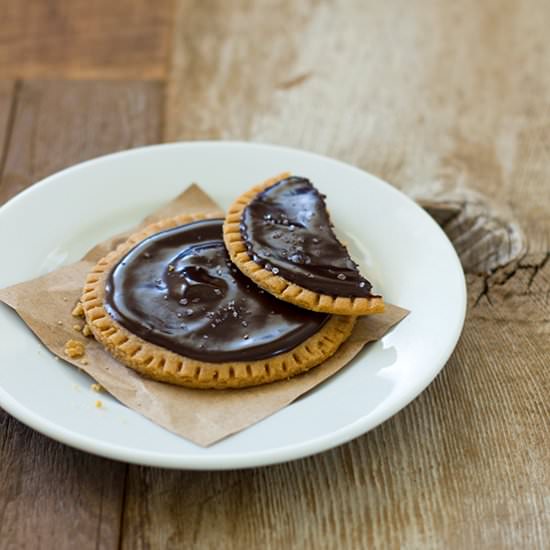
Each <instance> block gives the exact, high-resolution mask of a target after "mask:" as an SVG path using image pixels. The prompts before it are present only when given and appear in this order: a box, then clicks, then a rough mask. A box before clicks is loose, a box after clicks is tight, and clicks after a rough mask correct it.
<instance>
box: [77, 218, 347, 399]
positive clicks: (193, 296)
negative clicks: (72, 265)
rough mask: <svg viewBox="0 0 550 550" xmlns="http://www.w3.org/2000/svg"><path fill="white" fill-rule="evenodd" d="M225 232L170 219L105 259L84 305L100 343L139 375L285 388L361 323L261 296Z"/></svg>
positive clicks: (214, 223) (215, 225) (217, 226)
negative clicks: (232, 256) (230, 250)
mask: <svg viewBox="0 0 550 550" xmlns="http://www.w3.org/2000/svg"><path fill="white" fill-rule="evenodd" d="M222 225H223V220H221V219H212V218H208V217H206V216H201V215H194V216H179V217H175V218H171V219H166V220H163V221H161V222H158V223H155V224H152V225H150V226H148V227H146V228H145V229H143V230H142V231H139V232H138V233H136V234H134V235H132V236H131V237H130V238H129V239H128V240H127V241H126V242H125V243H123V244H122V245H120V246H119V247H118V248H117V249H116V250H115V251H113V252H111V253H110V254H108V255H107V256H106V257H105V258H103V259H101V260H100V261H99V262H98V263H97V265H96V266H95V267H94V269H93V270H92V271H91V272H90V274H89V275H88V277H87V279H86V283H85V287H84V291H83V295H82V299H81V302H82V306H83V309H84V313H85V316H86V320H87V323H88V325H89V326H90V329H91V331H92V332H93V335H94V336H95V338H96V339H97V340H98V341H99V342H100V343H102V344H103V345H104V346H105V348H107V350H108V351H109V352H110V353H111V354H112V355H114V356H115V357H116V358H117V359H118V360H120V361H121V362H122V363H124V364H125V365H127V366H128V367H130V368H132V369H134V370H136V371H138V372H139V373H141V374H142V375H145V376H147V377H149V378H152V379H155V380H159V381H162V382H169V383H173V384H178V385H182V386H188V387H192V388H216V389H225V388H238V387H245V386H253V385H258V384H264V383H267V382H272V381H275V380H281V379H286V378H290V377H292V376H295V375H297V374H299V373H302V372H305V371H307V370H309V369H311V368H312V367H315V366H316V365H319V364H320V363H322V362H323V361H325V360H326V359H327V358H328V357H330V356H331V355H333V354H334V353H335V351H336V350H337V349H338V348H339V347H340V345H341V344H342V343H343V342H344V341H345V340H346V339H347V338H348V336H349V335H350V334H351V331H352V329H353V326H354V324H355V318H353V317H345V316H332V315H323V314H320V313H312V312H308V311H305V310H302V309H300V308H297V307H295V306H292V305H290V304H287V303H285V302H283V301H281V300H277V299H276V298H274V297H272V296H271V295H270V294H269V293H266V292H264V291H263V290H262V289H260V288H258V287H257V286H256V285H254V284H253V283H252V282H251V281H250V280H249V279H248V278H247V277H245V276H244V275H243V274H242V273H241V272H240V271H239V270H238V269H237V268H236V267H235V266H234V265H233V264H232V263H231V261H230V260H229V256H228V255H227V251H226V249H225V246H224V243H223V234H222Z"/></svg>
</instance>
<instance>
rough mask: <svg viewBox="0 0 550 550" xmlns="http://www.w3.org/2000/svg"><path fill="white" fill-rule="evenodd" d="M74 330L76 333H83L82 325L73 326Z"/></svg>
mask: <svg viewBox="0 0 550 550" xmlns="http://www.w3.org/2000/svg"><path fill="white" fill-rule="evenodd" d="M73 330H76V332H81V331H82V327H81V326H80V325H73Z"/></svg>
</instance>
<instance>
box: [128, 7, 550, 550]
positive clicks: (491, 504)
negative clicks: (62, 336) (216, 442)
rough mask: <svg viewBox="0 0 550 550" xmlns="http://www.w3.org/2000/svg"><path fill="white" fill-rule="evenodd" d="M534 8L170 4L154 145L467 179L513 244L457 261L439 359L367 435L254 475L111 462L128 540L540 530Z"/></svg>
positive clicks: (549, 131) (472, 539)
mask: <svg viewBox="0 0 550 550" xmlns="http://www.w3.org/2000/svg"><path fill="white" fill-rule="evenodd" d="M549 23H550V8H549V6H548V4H547V3H546V2H544V1H543V0H529V1H527V2H522V1H520V0H489V1H487V2H483V3H479V2H477V1H475V0H466V1H465V2H460V3H442V2H437V0H415V1H411V2H376V1H375V0H369V1H361V0H354V1H349V2H343V1H341V2H338V1H335V2H322V3H321V2H316V1H314V0H309V1H305V2H302V3H300V4H299V5H297V4H296V3H292V2H275V1H273V2H263V3H252V4H251V3H249V2H245V1H244V0H242V1H236V2H231V3H225V2H222V1H221V0H217V1H213V2H209V3H203V2H199V1H198V0H180V1H179V2H178V9H177V14H176V25H175V32H174V46H173V66H172V70H171V74H170V78H169V86H168V94H167V97H168V105H167V109H166V121H165V129H166V130H165V138H166V139H167V140H168V141H171V140H177V139H203V138H217V139H218V138H219V139H250V140H256V141H264V142H275V143H284V144H286V145H293V146H298V147H302V148H305V149H310V150H313V151H316V152H319V153H325V154H329V155H331V156H335V157H337V158H340V159H342V160H345V161H348V162H352V163H354V164H356V165H358V166H360V167H362V168H365V169H367V170H369V171H371V172H373V173H376V174H378V175H380V176H382V177H383V178H385V179H387V180H389V181H391V182H393V183H394V184H395V185H396V186H398V187H400V188H401V189H403V190H405V191H406V192H409V193H411V194H415V195H416V196H424V197H427V198H433V197H436V198H438V199H440V198H441V197H443V198H445V197H446V196H448V195H450V196H453V197H456V196H457V194H458V195H460V193H462V192H464V191H467V192H470V191H471V190H474V191H476V192H479V193H481V194H482V197H483V200H488V202H489V203H490V204H491V205H492V206H491V212H495V211H496V212H500V211H501V210H500V208H501V205H499V204H498V203H499V202H500V203H502V205H505V206H509V207H510V212H511V216H512V217H513V218H514V219H517V220H518V221H519V224H520V225H521V228H522V230H523V231H524V233H525V238H526V242H527V246H528V254H527V255H525V256H523V257H522V258H521V259H520V260H519V261H516V262H514V263H513V264H510V265H508V266H506V267H504V268H501V269H498V270H497V271H496V272H493V273H491V274H489V275H487V274H485V275H476V274H474V273H472V274H470V275H468V285H469V291H470V297H469V300H470V303H469V311H468V318H467V322H466V326H465V329H464V334H463V337H462V339H461V341H460V342H459V345H458V347H457V349H456V351H455V353H454V354H453V356H452V358H451V360H450V361H449V363H448V365H447V366H446V368H445V369H444V371H443V372H442V374H441V375H440V376H439V377H438V378H437V379H436V381H435V382H434V383H433V384H432V385H431V386H430V387H429V388H428V390H427V391H426V392H424V393H423V394H422V395H421V396H420V397H419V398H418V399H417V400H416V401H415V402H413V403H412V404H411V405H410V406H409V407H407V408H406V409H405V410H404V411H402V412H401V413H399V414H398V415H396V416H395V417H394V418H393V419H391V420H390V421H388V422H386V423H385V424H383V425H382V426H380V427H379V428H377V429H376V430H374V431H372V432H371V433H369V434H367V435H365V436H363V437H361V438H359V439H357V440H356V441H354V442H352V443H350V444H347V445H344V446H342V447H340V448H338V449H335V450H333V451H330V452H328V453H323V454H321V455H319V456H316V457H312V458H309V459H305V460H301V461H296V462H293V463H290V464H286V465H281V466H275V467H269V468H262V469H258V470H248V471H237V472H220V473H192V472H167V471H161V470H151V469H145V468H136V467H130V470H129V478H128V486H127V497H126V510H125V517H124V523H123V525H124V533H123V546H124V547H125V548H149V547H163V546H167V545H168V546H169V545H174V546H182V547H187V546H189V547H197V548H216V547H219V546H220V544H222V543H223V545H224V547H225V548H243V547H250V548H257V547H261V548H268V549H269V548H281V547H307V548H335V547H337V548H340V547H342V548H364V547H389V548H400V547H401V548H420V547H425V548H467V547H472V548H546V547H548V546H549V545H550V498H549V496H550V494H549V492H548V487H550V442H549V439H548V437H547V434H548V433H549V431H550V403H549V400H548V395H549V391H550V386H549V380H550V379H549V377H548V357H549V353H550V344H549V342H550V338H549V333H550V304H549V296H550V262H549V261H548V258H549V257H550V256H549V254H548V252H549V250H550V244H549V243H550V240H549V237H550V221H549V219H550V217H549V214H550V200H549V199H550V186H548V184H547V182H548V181H549V179H550V177H549V176H550V163H549V162H548V147H547V145H546V144H547V143H549V142H550V125H549V124H548V117H549V114H550V108H549V103H548V98H549V97H550V71H549V69H550V58H549V57H548V56H547V55H546V51H547V50H548V47H549V46H550V35H548V33H547V28H548V24H549ZM212 52H217V55H216V56H214V55H212ZM476 218H477V219H482V218H483V213H482V212H481V213H477V214H476ZM476 218H471V219H470V221H471V220H472V219H476ZM466 252H467V250H466ZM471 265H472V266H475V265H476V264H475V262H473V263H472V264H471ZM472 269H474V268H473V267H472Z"/></svg>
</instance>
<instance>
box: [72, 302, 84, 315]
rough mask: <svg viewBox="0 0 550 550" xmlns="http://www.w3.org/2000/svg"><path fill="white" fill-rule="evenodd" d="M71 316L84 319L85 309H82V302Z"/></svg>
mask: <svg viewBox="0 0 550 550" xmlns="http://www.w3.org/2000/svg"><path fill="white" fill-rule="evenodd" d="M71 315H72V316H73V317H84V308H83V307H82V304H81V303H80V302H78V304H76V306H75V308H74V309H73V311H72V313H71Z"/></svg>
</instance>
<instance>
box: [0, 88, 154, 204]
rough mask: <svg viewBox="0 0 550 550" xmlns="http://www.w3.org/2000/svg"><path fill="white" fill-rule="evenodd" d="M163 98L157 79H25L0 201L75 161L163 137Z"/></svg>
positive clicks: (17, 101)
mask: <svg viewBox="0 0 550 550" xmlns="http://www.w3.org/2000/svg"><path fill="white" fill-rule="evenodd" d="M161 101H162V85H161V84H160V83H158V82H134V83H128V82H118V81H113V82H86V81H84V82H79V81H71V82H66V81H26V82H23V84H22V86H21V89H20V91H19V94H18V97H17V100H16V112H15V121H14V128H13V135H12V138H11V144H10V148H9V151H8V154H7V156H6V161H5V167H4V174H3V176H2V180H1V182H0V203H2V202H4V201H6V200H7V199H8V198H10V197H12V196H13V195H15V194H17V193H19V192H20V191H22V190H23V189H25V188H26V187H28V186H29V185H30V184H31V183H34V182H36V181H37V180H39V179H41V178H43V177H45V176H47V175H49V174H51V173H53V172H56V171H57V170H60V169H61V168H64V167H66V166H68V165H70V164H74V163H76V162H80V161H83V160H87V159H89V158H93V157H96V156H98V155H102V154H106V153H112V152H114V151H117V150H120V149H129V148H131V147H137V146H140V145H144V144H148V143H152V142H155V141H158V139H159V135H160V128H161V121H160V120H159V113H160V112H161Z"/></svg>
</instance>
